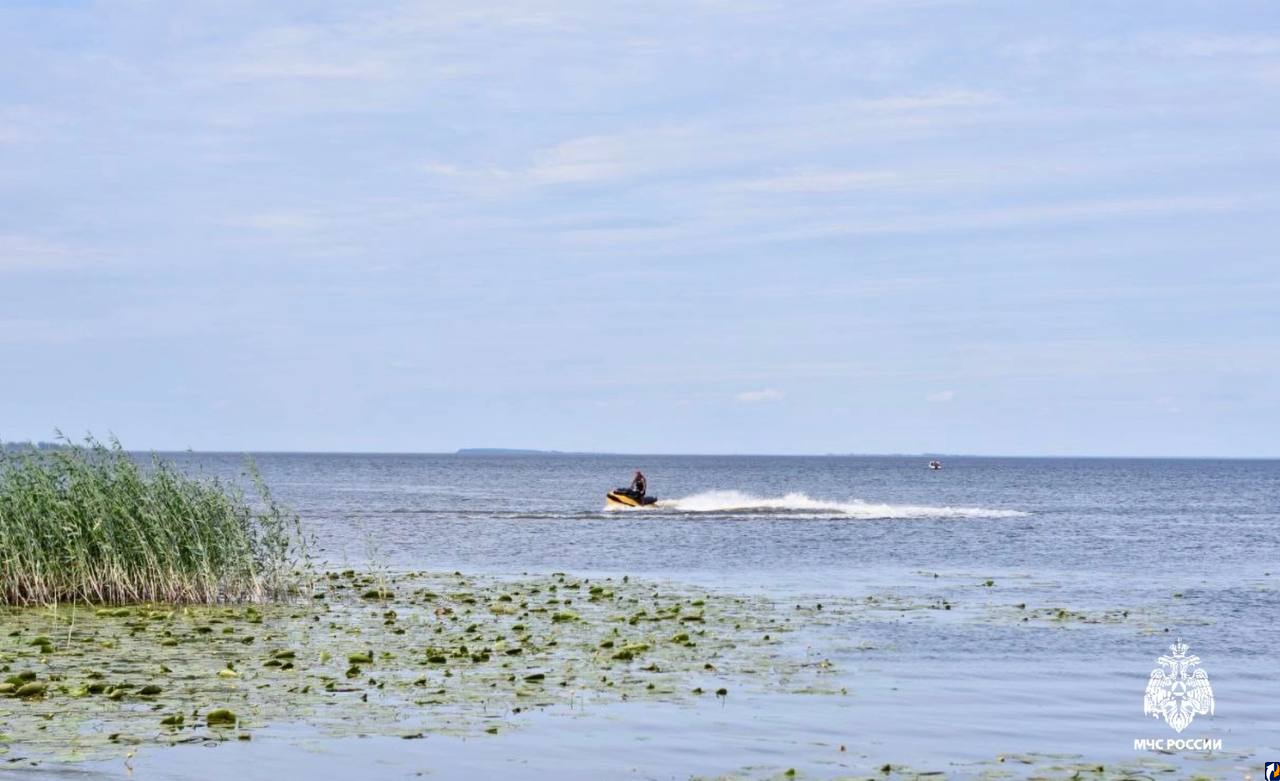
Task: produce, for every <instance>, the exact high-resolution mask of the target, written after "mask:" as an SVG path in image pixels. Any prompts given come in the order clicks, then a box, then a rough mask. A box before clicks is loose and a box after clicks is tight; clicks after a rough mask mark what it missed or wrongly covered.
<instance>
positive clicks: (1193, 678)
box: [1142, 638, 1280, 781]
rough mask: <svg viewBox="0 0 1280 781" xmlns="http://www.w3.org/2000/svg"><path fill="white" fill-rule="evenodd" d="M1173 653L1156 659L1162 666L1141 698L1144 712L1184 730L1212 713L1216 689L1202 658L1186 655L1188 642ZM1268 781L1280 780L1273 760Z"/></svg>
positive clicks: (1156, 670)
mask: <svg viewBox="0 0 1280 781" xmlns="http://www.w3.org/2000/svg"><path fill="white" fill-rule="evenodd" d="M1169 650H1170V651H1172V652H1173V653H1172V655H1171V656H1161V657H1159V658H1157V659H1156V664H1158V665H1160V666H1159V667H1157V668H1156V669H1154V670H1152V671H1151V678H1150V679H1149V680H1148V681H1147V694H1146V696H1145V697H1143V699H1142V712H1143V713H1145V714H1147V715H1148V716H1151V717H1152V718H1156V719H1159V718H1163V719H1164V721H1165V723H1166V724H1168V725H1169V726H1170V727H1173V731H1174V732H1182V731H1183V730H1184V729H1186V728H1187V726H1188V725H1190V724H1191V720H1192V719H1194V718H1195V717H1196V716H1203V715H1204V714H1206V713H1208V714H1212V713H1213V688H1212V687H1210V686H1209V674H1208V673H1207V672H1205V671H1204V670H1203V669H1199V667H1200V657H1198V656H1188V655H1187V644H1186V643H1184V642H1182V639H1181V638H1179V639H1178V641H1177V642H1176V643H1174V644H1173V645H1171V646H1169ZM1266 767H1267V775H1266V778H1267V779H1268V781H1270V780H1271V779H1280V775H1276V776H1273V775H1271V773H1272V772H1273V768H1274V767H1275V764H1274V763H1268V764H1267V766H1266Z"/></svg>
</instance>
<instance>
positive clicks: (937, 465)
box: [929, 458, 942, 470]
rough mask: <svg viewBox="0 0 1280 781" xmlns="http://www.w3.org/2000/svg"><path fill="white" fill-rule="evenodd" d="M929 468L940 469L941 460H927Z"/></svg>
mask: <svg viewBox="0 0 1280 781" xmlns="http://www.w3.org/2000/svg"><path fill="white" fill-rule="evenodd" d="M929 468H930V469H933V470H938V469H941V468H942V462H941V461H939V460H937V459H936V458H935V459H934V460H932V461H930V462H929Z"/></svg>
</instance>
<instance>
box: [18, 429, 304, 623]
mask: <svg viewBox="0 0 1280 781" xmlns="http://www.w3.org/2000/svg"><path fill="white" fill-rule="evenodd" d="M67 445H68V446H67V447H61V448H57V449H53V450H39V449H35V448H24V449H18V450H5V449H0V540H2V541H3V549H4V551H3V553H4V555H3V556H0V604H11V605H32V604H49V603H54V602H72V603H91V604H99V605H100V604H104V603H133V602H144V601H163V602H166V603H192V602H195V603H216V602H225V601H246V600H254V601H256V600H262V599H266V598H269V597H274V596H279V595H281V594H283V593H286V592H288V591H291V590H292V589H294V588H295V587H297V586H298V585H299V584H298V582H297V580H298V576H299V575H300V574H301V573H302V572H303V569H304V568H303V567H302V565H303V564H304V563H305V558H306V556H305V547H304V545H303V537H302V535H301V533H300V532H299V528H298V524H297V518H296V517H295V516H292V515H290V514H288V513H287V512H285V511H284V510H283V509H282V508H281V507H279V506H278V505H276V504H275V503H274V502H273V501H272V499H271V496H270V494H269V493H268V492H267V489H266V486H265V485H264V484H263V482H262V480H261V479H259V478H258V475H257V473H256V471H254V469H253V467H252V465H250V466H249V472H248V476H249V477H250V478H252V480H253V482H254V484H255V486H256V487H257V489H258V497H257V498H258V500H259V501H258V503H257V505H256V506H255V505H251V504H250V503H249V502H248V501H247V500H246V499H245V497H244V495H243V494H242V492H241V491H240V490H239V489H238V488H236V487H235V486H231V485H227V484H224V483H221V482H219V481H217V480H214V479H210V480H200V479H195V478H192V477H188V476H187V475H184V474H182V473H181V472H179V471H178V470H177V469H176V468H174V467H172V466H170V465H169V464H168V463H166V462H164V461H161V460H159V459H158V458H154V457H153V459H152V463H151V465H150V467H149V468H145V469H144V468H143V467H142V466H140V465H139V464H138V463H137V462H136V461H135V460H134V459H133V458H132V457H131V456H130V455H129V454H128V453H126V452H125V451H124V450H123V449H122V448H121V446H120V443H119V442H115V441H113V442H112V443H111V444H110V446H107V445H103V444H101V443H99V442H97V441H96V440H94V439H92V438H89V439H87V440H86V441H85V445H83V446H80V445H72V444H71V443H69V442H68V443H67ZM133 614H134V611H133V610H132V609H131V608H120V609H118V610H115V609H107V612H106V614H105V615H104V616H102V617H112V618H124V617H128V616H132V615H133ZM99 615H102V614H99ZM43 639H44V640H46V641H48V640H49V638H47V637H46V638H43ZM32 642H35V641H32ZM41 645H46V646H47V645H48V644H47V643H41Z"/></svg>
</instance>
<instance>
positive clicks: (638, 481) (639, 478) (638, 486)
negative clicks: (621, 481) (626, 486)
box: [631, 474, 648, 498]
mask: <svg viewBox="0 0 1280 781" xmlns="http://www.w3.org/2000/svg"><path fill="white" fill-rule="evenodd" d="M647 488H648V486H647V485H646V484H645V481H644V475H642V474H636V476H635V479H634V480H632V481H631V490H632V491H634V492H635V494H636V496H639V497H641V498H644V493H645V489H647Z"/></svg>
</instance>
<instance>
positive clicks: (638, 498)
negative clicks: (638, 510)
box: [604, 488, 658, 507]
mask: <svg viewBox="0 0 1280 781" xmlns="http://www.w3.org/2000/svg"><path fill="white" fill-rule="evenodd" d="M604 498H605V500H606V502H607V503H608V505H609V506H610V507H648V506H649V505H651V504H653V503H654V502H657V501H658V497H656V496H646V495H644V494H641V493H640V492H639V491H633V490H631V489H630V488H615V489H613V490H612V491H610V492H609V493H607V494H605V495H604Z"/></svg>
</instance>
